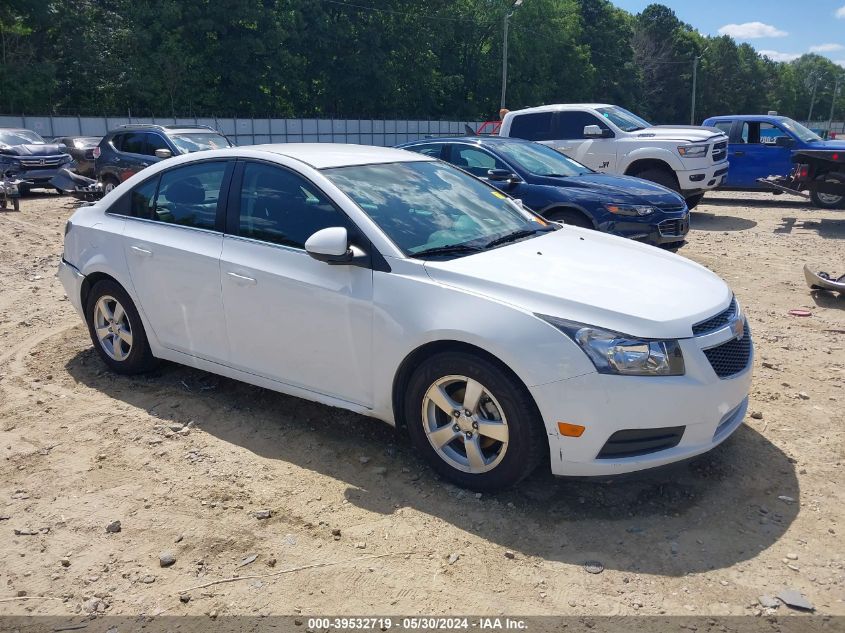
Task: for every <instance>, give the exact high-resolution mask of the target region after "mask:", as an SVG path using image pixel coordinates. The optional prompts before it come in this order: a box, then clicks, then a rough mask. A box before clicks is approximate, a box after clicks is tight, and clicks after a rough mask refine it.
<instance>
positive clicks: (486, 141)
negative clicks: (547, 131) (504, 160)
mask: <svg viewBox="0 0 845 633" xmlns="http://www.w3.org/2000/svg"><path fill="white" fill-rule="evenodd" d="M427 143H471V144H473V145H481V146H486V147H490V148H494V147H496V145H501V144H503V143H508V144H513V143H525V144H528V145H533V144H534V141H526V140H525V139H521V138H514V137H510V136H497V135H495V134H491V135H485V134H480V135H478V136H439V137H435V138H421V139H419V140H416V141H408V142H407V143H402V144H401V145H397V146H396V147H399V148H405V147H414V146H416V145H425V144H427Z"/></svg>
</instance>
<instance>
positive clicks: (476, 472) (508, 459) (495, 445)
mask: <svg viewBox="0 0 845 633" xmlns="http://www.w3.org/2000/svg"><path fill="white" fill-rule="evenodd" d="M404 413H405V420H406V422H407V426H408V431H409V433H410V436H411V439H412V441H413V442H414V445H415V446H416V447H417V449H418V450H419V451H420V453H422V455H423V456H424V457H425V458H426V460H427V461H428V462H429V463H430V464H431V466H432V467H433V468H434V470H436V471H437V472H438V473H439V474H440V475H442V476H443V477H445V478H446V479H449V480H451V481H452V482H454V483H456V484H458V485H459V486H463V487H466V488H470V489H472V490H478V491H495V490H500V489H502V488H506V487H508V486H512V485H514V484H516V483H518V482H519V481H521V480H522V479H524V478H525V477H527V476H528V475H529V474H530V473H531V472H532V471H533V470H534V469H535V468H536V467H537V465H538V464H539V463H540V460H541V458H542V457H543V455H544V454H545V453H546V452H547V451H548V444H547V440H546V439H545V438H546V433H545V428H544V426H543V423H542V420H541V418H540V414H539V412H538V411H537V407H536V405H535V404H534V400H533V399H532V398H531V395H530V394H529V393H528V390H527V389H526V388H525V387H524V386H523V385H522V384H521V383H520V382H519V381H518V379H517V378H516V377H515V376H514V375H513V374H511V373H510V372H508V371H507V370H505V369H503V368H502V367H500V366H499V365H498V364H496V363H494V362H492V361H490V360H487V359H485V358H482V357H481V356H476V355H473V354H469V353H465V352H444V353H440V354H437V355H435V356H432V357H431V358H429V359H427V360H425V361H424V362H423V363H422V364H421V365H420V366H419V367H418V368H417V370H416V371H415V372H414V374H413V375H412V376H411V380H410V382H409V385H408V392H407V394H406V398H405V412H404Z"/></svg>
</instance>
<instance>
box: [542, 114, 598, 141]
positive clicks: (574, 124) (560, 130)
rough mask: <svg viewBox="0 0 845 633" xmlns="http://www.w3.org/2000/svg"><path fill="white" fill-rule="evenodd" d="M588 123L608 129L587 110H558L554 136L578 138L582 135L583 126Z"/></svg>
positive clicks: (582, 136)
mask: <svg viewBox="0 0 845 633" xmlns="http://www.w3.org/2000/svg"><path fill="white" fill-rule="evenodd" d="M588 125H598V126H599V127H600V128H601V129H602V130H609V129H610V127H608V125H607V124H606V123H605V122H604V121H600V120H599V119H598V118H596V117H595V116H593V115H592V114H590V113H589V112H575V111H566V110H565V111H562V112H558V120H557V123H556V126H555V127H556V128H557V133H556V134H555V137H556V138H561V139H579V138H586V137H585V136H584V128H585V127H587V126H588Z"/></svg>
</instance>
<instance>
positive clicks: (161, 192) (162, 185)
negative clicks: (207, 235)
mask: <svg viewBox="0 0 845 633" xmlns="http://www.w3.org/2000/svg"><path fill="white" fill-rule="evenodd" d="M225 175H226V163H225V162H221V161H215V162H208V163H199V164H196V165H188V166H186V167H177V168H176V169H171V170H168V171H166V172H164V173H163V174H162V175H161V180H160V182H159V186H158V195H157V196H156V201H155V210H154V215H153V219H154V220H158V221H159V222H166V223H168V224H179V225H181V226H190V227H194V228H198V229H209V230H213V229H214V228H215V225H216V220H217V203H218V201H219V200H220V191H221V189H222V188H223V180H224V176H225Z"/></svg>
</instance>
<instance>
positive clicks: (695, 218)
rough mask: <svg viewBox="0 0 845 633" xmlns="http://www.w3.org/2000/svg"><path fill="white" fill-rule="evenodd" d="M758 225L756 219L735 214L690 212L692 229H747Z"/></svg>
mask: <svg viewBox="0 0 845 633" xmlns="http://www.w3.org/2000/svg"><path fill="white" fill-rule="evenodd" d="M755 226H757V222H755V221H754V220H748V219H746V218H738V217H735V216H733V215H721V214H716V213H704V212H702V211H691V212H690V229H691V230H693V231H747V230H748V229H753V228H754V227H755Z"/></svg>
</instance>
